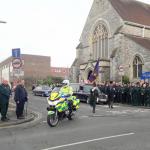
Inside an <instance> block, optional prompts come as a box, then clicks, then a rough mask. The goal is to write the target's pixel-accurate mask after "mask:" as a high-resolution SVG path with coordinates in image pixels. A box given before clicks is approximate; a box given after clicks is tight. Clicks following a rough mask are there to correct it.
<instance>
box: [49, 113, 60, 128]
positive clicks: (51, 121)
mask: <svg viewBox="0 0 150 150" xmlns="http://www.w3.org/2000/svg"><path fill="white" fill-rule="evenodd" d="M58 122H59V119H58V115H57V114H56V113H54V114H52V115H48V116H47V123H48V125H49V126H51V127H55V126H57V124H58Z"/></svg>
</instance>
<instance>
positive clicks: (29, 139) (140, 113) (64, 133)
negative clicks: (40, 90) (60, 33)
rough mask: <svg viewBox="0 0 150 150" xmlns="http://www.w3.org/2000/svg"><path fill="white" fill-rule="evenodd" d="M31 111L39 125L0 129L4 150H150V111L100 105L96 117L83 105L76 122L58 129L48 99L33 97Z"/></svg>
mask: <svg viewBox="0 0 150 150" xmlns="http://www.w3.org/2000/svg"><path fill="white" fill-rule="evenodd" d="M29 107H30V109H32V110H34V111H35V112H38V114H39V118H37V119H36V121H33V122H30V123H27V124H24V125H19V126H17V127H11V128H8V129H0V150H150V110H149V109H144V108H136V107H134V108H133V107H125V106H115V107H114V109H109V108H108V107H107V106H105V105H98V106H97V108H96V113H95V114H94V115H93V114H92V110H91V108H90V106H89V105H87V104H84V103H81V105H80V109H79V111H78V112H77V114H76V116H75V118H74V119H73V120H72V121H68V120H67V119H65V120H63V121H61V122H60V123H59V124H58V126H57V127H53V128H52V127H49V126H48V124H47V122H46V117H47V111H46V107H47V101H46V98H44V97H40V96H33V95H30V102H29Z"/></svg>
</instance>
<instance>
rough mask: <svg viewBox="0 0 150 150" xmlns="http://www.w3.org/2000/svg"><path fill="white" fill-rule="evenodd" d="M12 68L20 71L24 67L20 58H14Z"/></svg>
mask: <svg viewBox="0 0 150 150" xmlns="http://www.w3.org/2000/svg"><path fill="white" fill-rule="evenodd" d="M12 66H13V68H14V69H19V68H20V67H21V66H22V61H21V59H20V58H14V59H13V60H12Z"/></svg>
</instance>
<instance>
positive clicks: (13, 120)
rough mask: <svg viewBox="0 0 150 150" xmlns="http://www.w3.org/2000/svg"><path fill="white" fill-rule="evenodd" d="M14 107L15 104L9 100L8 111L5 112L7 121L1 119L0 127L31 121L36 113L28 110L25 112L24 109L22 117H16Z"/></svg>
mask: <svg viewBox="0 0 150 150" xmlns="http://www.w3.org/2000/svg"><path fill="white" fill-rule="evenodd" d="M15 109H16V106H15V104H14V103H12V102H10V103H9V108H8V112H7V117H8V118H9V120H8V121H1V120H0V128H7V127H11V126H15V125H19V124H23V123H27V122H30V121H33V120H34V119H35V118H36V117H37V115H38V114H36V113H35V112H32V111H31V110H28V111H27V112H26V111H24V114H25V118H24V119H17V117H16V113H15ZM25 109H26V108H25ZM0 118H1V115H0Z"/></svg>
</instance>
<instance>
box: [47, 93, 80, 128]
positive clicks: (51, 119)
mask: <svg viewBox="0 0 150 150" xmlns="http://www.w3.org/2000/svg"><path fill="white" fill-rule="evenodd" d="M47 102H48V104H49V107H47V111H48V114H47V123H48V125H49V126H51V127H55V126H57V124H58V122H59V121H60V120H63V119H64V118H68V120H72V116H73V115H74V114H75V112H76V111H77V110H78V109H79V104H80V100H79V99H77V98H76V97H75V96H64V95H62V96H59V93H58V91H54V92H53V91H52V92H51V94H50V96H49V97H48V98H47ZM70 102H71V112H70V110H69V107H68V105H69V103H70Z"/></svg>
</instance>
